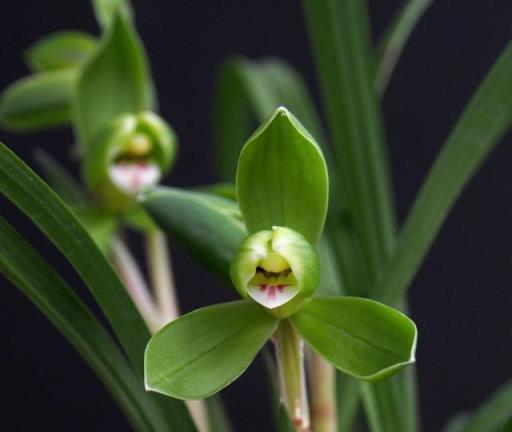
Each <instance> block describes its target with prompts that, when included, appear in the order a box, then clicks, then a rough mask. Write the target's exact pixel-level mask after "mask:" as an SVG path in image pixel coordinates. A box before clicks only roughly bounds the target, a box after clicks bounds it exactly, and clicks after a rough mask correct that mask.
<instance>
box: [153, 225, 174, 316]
mask: <svg viewBox="0 0 512 432" xmlns="http://www.w3.org/2000/svg"><path fill="white" fill-rule="evenodd" d="M145 240H146V257H147V265H148V271H149V276H150V280H151V285H152V287H153V292H154V294H155V299H156V302H157V305H158V308H159V310H160V313H161V316H162V325H164V324H166V323H168V322H170V321H173V320H175V319H176V318H178V317H179V312H178V299H177V298H176V288H175V284H174V276H173V269H172V263H171V255H170V254H169V250H168V247H167V240H166V238H165V235H164V234H163V233H162V232H161V231H156V232H151V233H148V234H147V235H146V238H145Z"/></svg>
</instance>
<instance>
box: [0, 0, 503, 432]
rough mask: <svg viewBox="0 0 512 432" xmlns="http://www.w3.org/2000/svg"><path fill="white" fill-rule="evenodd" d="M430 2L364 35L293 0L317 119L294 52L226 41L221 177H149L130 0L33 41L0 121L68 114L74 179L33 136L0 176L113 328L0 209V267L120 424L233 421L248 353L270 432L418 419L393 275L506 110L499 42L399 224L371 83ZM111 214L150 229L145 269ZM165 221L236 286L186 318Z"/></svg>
mask: <svg viewBox="0 0 512 432" xmlns="http://www.w3.org/2000/svg"><path fill="white" fill-rule="evenodd" d="M429 3H430V0H409V1H407V2H406V3H405V6H404V8H403V9H402V10H401V11H400V12H399V13H398V15H397V17H396V18H395V19H394V20H393V23H392V24H391V25H390V27H389V29H388V31H387V32H386V37H385V38H384V39H383V41H382V42H381V44H380V51H377V50H376V49H375V48H374V46H373V44H372V42H371V38H370V30H369V20H368V13H367V10H366V5H365V2H364V1H361V0H304V1H303V9H304V15H305V18H306V23H307V27H308V30H309V35H310V39H311V45H312V51H313V56H314V58H315V61H316V65H317V70H318V83H319V87H320V90H321V93H322V102H323V112H324V113H325V122H322V121H320V116H319V115H318V114H317V111H316V107H315V104H314V102H313V100H312V99H311V97H310V95H309V92H308V90H307V88H306V86H305V84H304V83H303V81H302V79H301V77H300V75H299V74H298V73H297V72H296V71H295V70H294V69H293V67H292V66H290V65H288V64H287V63H285V62H284V61H281V60H277V59H276V60H269V59H264V60H260V61H250V60H247V59H244V58H231V59H228V60H227V61H226V62H225V63H224V64H223V66H222V68H221V70H220V71H219V75H218V77H217V80H216V83H215V84H216V94H215V100H214V116H213V117H214V131H213V141H214V145H215V148H216V157H217V160H216V164H217V167H218V171H219V177H220V182H219V183H216V184H212V185H208V186H201V187H199V186H197V187H193V188H190V189H180V188H176V187H169V186H165V185H164V184H163V182H162V180H163V179H164V177H165V175H166V174H167V173H168V172H169V171H170V170H171V169H172V167H173V166H174V164H175V163H179V161H177V154H178V136H177V134H176V133H175V131H174V130H173V128H172V126H171V124H170V123H172V119H170V121H167V120H166V119H164V118H162V117H161V116H160V115H159V113H158V102H157V96H158V95H157V93H156V91H155V87H154V84H153V81H152V78H151V71H150V66H149V62H148V60H147V57H146V53H145V50H144V46H143V44H142V42H141V40H140V38H139V35H138V34H137V31H136V26H135V20H134V12H133V9H132V8H131V6H130V4H129V2H128V1H127V0H94V1H93V6H94V11H95V13H96V17H97V18H98V22H99V24H100V27H101V33H100V35H99V36H98V37H95V36H92V35H89V34H86V33H83V32H79V31H66V32H57V33H54V34H51V35H48V36H46V37H43V38H42V39H41V40H38V41H36V42H35V43H34V44H33V45H32V46H31V47H30V48H29V49H28V50H27V52H26V54H25V59H26V62H27V64H28V66H29V68H30V70H31V73H30V75H29V76H27V77H25V78H22V79H20V80H19V81H17V82H15V83H13V84H12V85H10V86H8V87H7V88H6V89H5V90H4V91H3V93H2V95H1V97H0V125H1V126H2V127H3V128H4V129H7V130H10V131H15V132H20V133H23V132H27V131H38V130H45V129H49V128H53V127H57V126H71V127H72V129H73V131H74V134H75V137H76V144H75V146H74V147H73V148H71V149H70V155H71V157H74V158H76V160H77V161H78V162H79V164H80V167H81V176H80V178H81V181H79V180H78V179H77V178H76V177H75V176H74V175H72V174H70V173H69V172H67V171H66V169H65V168H64V167H63V166H61V165H60V164H59V163H57V162H56V160H54V159H53V158H52V156H50V154H48V153H46V152H44V151H42V150H39V151H38V152H37V154H36V159H37V161H38V163H39V168H40V169H41V170H42V172H43V176H44V177H45V180H43V179H42V178H41V177H39V176H38V175H37V174H35V173H34V172H33V171H32V170H31V169H30V168H29V167H28V166H27V165H26V164H25V163H24V162H23V161H21V160H20V159H19V158H18V157H17V156H16V155H15V154H14V153H13V152H12V151H11V150H9V149H8V148H7V147H6V146H5V145H3V144H0V194H1V195H2V196H3V197H4V198H5V199H6V200H7V201H9V202H11V203H12V204H13V205H15V206H16V207H18V208H19V210H20V211H22V212H23V213H25V214H26V215H27V216H28V217H29V218H30V219H31V220H32V221H33V222H34V224H35V225H36V226H37V227H38V228H39V229H40V230H41V231H42V233H44V234H45V235H46V236H47V237H48V239H50V240H51V241H52V242H53V243H54V244H55V245H56V247H57V248H58V249H59V250H60V251H61V252H62V254H63V255H64V256H65V257H66V258H67V260H68V261H69V262H70V263H71V265H72V266H73V267H74V268H75V269H76V271H77V273H78V274H79V276H80V277H81V278H82V280H83V281H84V283H85V285H86V286H87V287H88V288H89V290H90V291H91V293H92V294H93V297H94V298H95V300H96V301H97V303H98V305H99V306H100V308H101V311H102V312H103V314H104V315H105V317H106V318H107V320H108V323H109V325H110V327H111V329H112V330H113V334H112V333H111V332H110V331H109V329H107V328H106V327H105V325H104V324H103V323H102V322H101V321H100V320H99V319H98V318H97V317H96V316H95V315H94V314H93V312H92V311H91V310H90V309H89V307H88V306H87V305H86V304H85V303H84V301H83V300H82V299H81V298H80V297H79V296H78V295H77V294H76V293H75V291H74V290H73V288H72V287H71V286H70V285H69V284H68V283H67V282H66V281H65V280H64V279H63V278H62V277H61V275H60V274H59V269H58V268H56V267H55V266H53V265H52V264H51V263H49V262H48V260H47V259H46V258H45V257H44V256H42V255H41V254H40V252H39V251H38V250H37V249H36V248H35V247H34V246H32V245H31V244H30V242H29V241H27V240H26V239H25V238H24V236H23V233H20V232H18V230H17V229H16V228H15V227H14V226H12V225H11V224H10V223H9V222H8V221H7V220H5V219H4V218H3V217H0V272H1V273H2V274H3V275H4V276H5V277H6V278H7V279H8V280H9V281H11V282H12V284H13V285H14V286H16V287H17V288H19V289H20V290H21V291H22V292H23V293H24V294H25V295H26V296H27V297H28V298H29V299H30V300H31V301H32V302H33V303H34V304H35V305H36V307H37V308H39V310H40V311H41V312H42V313H44V314H45V315H46V316H47V317H48V319H49V320H51V322H52V323H53V324H54V325H55V326H56V327H57V328H58V329H59V330H60V331H61V332H62V333H63V335H64V336H65V337H66V338H67V339H68V340H69V342H70V343H71V344H72V345H73V346H74V347H75V348H76V349H77V351H78V352H79V353H80V354H81V355H82V357H83V358H84V360H85V361H86V362H87V363H88V364H89V365H90V367H91V368H92V369H93V370H94V372H95V373H96V374H97V376H98V378H99V379H100V380H101V381H102V382H103V384H104V385H105V387H106V388H107V390H108V391H109V392H110V393H111V394H112V396H113V397H114V399H115V401H116V402H117V403H118V405H119V407H120V409H121V410H122V411H123V412H124V414H125V415H126V417H127V418H128V420H129V421H130V423H131V425H132V426H133V428H134V429H135V430H138V431H143V432H146V431H147V432H149V431H151V432H156V431H162V432H164V431H166V432H167V431H171V432H172V431H175V432H194V431H199V432H229V431H231V430H233V429H232V427H231V426H230V422H229V419H228V416H227V414H226V410H225V408H224V404H223V402H222V399H221V398H220V397H219V396H218V395H217V393H218V392H220V391H221V390H222V389H223V388H225V387H226V386H228V385H229V384H230V383H232V382H233V381H234V380H235V379H237V378H238V377H239V376H240V375H241V374H242V373H243V372H244V371H245V369H246V368H247V367H248V366H249V365H250V364H251V362H252V361H253V360H254V359H255V357H256V356H257V355H258V353H259V352H261V353H262V357H263V358H264V359H265V364H266V369H267V372H268V376H269V381H270V383H271V386H270V388H269V392H270V394H271V398H272V400H274V402H275V403H274V404H273V406H274V412H273V419H274V424H275V428H276V430H277V431H279V432H290V431H298V432H306V431H312V432H335V431H336V432H349V431H351V432H352V431H353V432H360V431H364V430H368V429H369V430H370V431H371V432H416V431H419V430H420V424H421V422H420V418H419V414H418V407H417V398H416V397H415V395H416V394H417V383H416V379H415V365H414V362H415V349H416V342H417V336H418V335H417V329H416V326H415V324H414V322H413V321H412V320H411V319H410V318H408V316H407V298H406V292H407V288H408V287H409V285H410V282H411V281H412V279H413V277H414V275H415V273H416V272H417V270H418V268H419V267H420V265H421V263H422V260H423V258H424V257H425V255H426V254H427V252H428V250H429V247H430V245H431V244H432V242H433V241H434V239H435V236H436V234H437V232H438V230H439V229H440V227H441V225H442V223H443V221H444V219H445V217H446V215H447V213H448V211H449V209H450V207H451V206H452V205H453V203H454V202H455V200H456V198H457V196H458V194H459V193H460V192H461V190H462V189H463V187H464V185H465V184H466V183H467V181H468V180H469V179H470V178H471V176H472V175H473V174H474V173H475V171H476V170H477V168H478V166H479V164H480V163H481V162H482V161H483V160H484V159H485V157H486V156H487V155H488V154H489V152H490V151H491V150H492V149H493V147H494V146H495V145H496V144H497V143H498V142H499V140H500V138H501V137H503V135H504V134H505V133H506V132H507V130H508V128H509V126H510V123H511V121H512V80H511V79H510V76H511V75H512V46H511V45H510V44H509V45H508V46H507V47H506V48H505V49H504V51H503V53H502V54H501V56H500V57H499V59H498V60H497V61H496V63H495V65H494V66H493V67H492V68H491V70H490V72H489V73H488V75H487V77H486V78H485V79H484V81H483V83H482V84H481V85H480V86H479V88H478V90H477V91H476V93H475V95H474V96H473V98H472V99H471V101H470V102H469V104H468V106H467V108H466V109H465V111H464V113H463V114H462V115H461V117H460V119H459V121H458V123H457V125H456V126H455V128H454V130H453V132H452V133H451V134H450V135H449V137H448V138H447V140H446V143H445V145H444V147H443V149H442V150H441V152H440V154H439V156H438V157H437V159H436V161H435V163H434V165H433V167H432V169H431V171H430V173H429V174H428V176H427V178H426V179H425V182H424V184H423V186H422V188H421V190H420V192H419V193H418V196H417V198H416V200H415V202H414V205H413V207H412V209H411V210H410V212H409V215H408V216H407V218H406V220H405V222H404V224H403V225H402V226H401V227H399V228H397V227H396V222H395V215H394V209H393V193H392V188H391V182H390V167H389V163H388V157H387V150H386V146H385V140H384V133H383V122H382V117H381V114H380V108H379V96H380V95H381V94H382V93H383V92H384V91H385V88H386V85H387V82H388V80H389V78H390V76H391V74H392V72H393V68H394V65H395V63H396V62H397V60H398V56H399V53H400V51H401V49H402V48H403V46H404V45H405V42H406V39H407V37H408V35H409V33H410V31H411V30H412V29H413V27H414V25H413V24H414V23H415V22H416V21H417V20H418V19H419V18H420V17H421V14H422V13H423V11H425V10H426V8H427V6H428V5H429ZM375 59H378V62H377V67H375ZM324 123H325V125H327V129H326V128H324V126H323V125H324ZM258 124H259V125H260V126H259V127H258V128H257V129H256V131H254V132H253V127H254V126H255V125H258ZM127 231H135V232H136V233H138V235H140V236H141V237H143V238H144V239H145V255H146V257H147V263H146V267H147V273H148V275H149V281H146V278H145V276H144V272H143V271H142V263H138V262H137V260H136V259H135V258H134V256H133V254H132V252H131V251H130V248H129V245H128V242H127V241H126V232H127ZM169 239H170V241H171V242H172V243H173V244H174V245H176V247H179V248H181V249H183V250H184V251H185V252H186V253H188V254H189V255H190V256H191V257H192V258H193V259H194V260H195V261H196V262H197V263H198V264H199V265H200V266H202V267H203V268H204V269H205V270H207V271H208V272H210V273H211V274H212V277H218V278H220V279H221V280H222V281H224V283H225V285H226V287H227V288H228V289H231V290H232V293H233V296H234V298H236V299H234V300H233V301H231V302H228V303H222V304H217V305H208V306H206V307H202V308H200V309H197V310H194V311H192V312H190V313H187V314H184V315H182V316H180V312H179V311H180V308H179V302H178V296H177V291H176V287H175V285H176V282H175V281H174V276H173V273H172V265H171V254H170V252H169V250H168V245H167V244H168V240H169ZM189 282H190V281H189ZM177 283H178V285H181V284H182V283H183V284H185V285H186V283H187V281H184V282H182V281H179V280H178V281H177ZM178 292H179V290H178ZM240 297H241V299H240ZM267 342H271V343H267ZM272 347H273V348H272ZM511 397H512V385H511V384H508V385H505V386H504V387H503V388H502V389H500V390H499V391H498V392H497V393H496V395H495V396H493V397H492V398H491V399H490V400H489V401H488V402H486V403H485V404H483V405H482V407H481V408H479V409H478V410H477V411H476V412H475V413H473V414H472V415H466V416H464V417H455V418H454V420H453V421H452V422H450V423H449V424H447V426H446V429H445V432H475V431H478V432H496V431H500V430H501V428H503V427H505V428H507V427H510V422H509V423H508V426H506V425H505V424H506V422H507V420H508V418H509V417H510V415H511V409H510V406H509V405H507V404H506V403H503V401H504V400H505V401H506V400H510V398H511ZM227 408H228V409H227V412H229V407H227Z"/></svg>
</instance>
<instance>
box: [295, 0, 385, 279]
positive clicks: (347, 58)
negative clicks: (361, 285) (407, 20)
mask: <svg viewBox="0 0 512 432" xmlns="http://www.w3.org/2000/svg"><path fill="white" fill-rule="evenodd" d="M302 3H303V9H304V14H305V18H306V23H307V27H308V29H309V36H310V40H311V46H312V50H313V56H314V59H315V63H316V69H317V73H318V78H319V84H320V89H321V91H322V100H323V104H324V107H325V114H326V120H327V124H328V126H329V132H330V138H331V141H332V144H333V149H334V155H335V159H336V165H337V170H336V173H337V174H339V179H338V180H339V183H340V184H339V185H334V184H333V186H332V187H333V191H335V192H337V193H339V192H338V189H339V191H340V192H343V196H336V197H335V200H336V201H339V200H342V199H343V201H344V202H345V206H346V207H347V208H346V217H348V219H349V223H350V224H351V225H352V229H351V231H353V232H354V233H355V235H356V236H357V248H360V249H361V251H362V252H363V256H362V257H361V258H362V260H363V261H364V262H365V263H366V264H367V269H365V270H364V271H363V272H362V273H363V274H365V273H366V274H368V277H369V278H370V280H374V279H375V278H376V277H377V273H378V271H379V269H380V267H381V265H382V262H383V261H384V260H385V259H386V258H387V257H388V255H389V253H390V252H391V250H392V249H393V246H394V231H395V220H394V219H395V216H394V207H393V192H392V187H391V175H390V167H389V163H388V155H387V148H386V143H385V133H384V127H383V121H382V115H381V113H380V106H379V102H380V101H379V97H378V95H377V93H376V91H375V90H374V82H373V81H374V77H375V64H374V59H375V53H374V50H373V46H372V41H371V31H370V25H369V19H368V11H367V4H366V3H367V2H366V1H364V0H303V2H302ZM334 180H336V179H334ZM349 254H350V252H349V251H345V253H344V258H345V257H346V256H348V255H349Z"/></svg>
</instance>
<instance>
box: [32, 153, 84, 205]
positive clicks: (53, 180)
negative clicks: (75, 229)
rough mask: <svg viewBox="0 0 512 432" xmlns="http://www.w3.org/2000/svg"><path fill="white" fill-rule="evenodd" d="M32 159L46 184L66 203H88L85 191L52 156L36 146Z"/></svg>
mask: <svg viewBox="0 0 512 432" xmlns="http://www.w3.org/2000/svg"><path fill="white" fill-rule="evenodd" d="M34 159H35V160H36V162H38V163H39V165H40V166H41V168H42V170H43V174H44V177H45V178H46V181H47V182H48V184H49V185H50V186H51V187H52V189H53V190H54V191H55V192H57V194H58V195H59V196H60V197H61V198H62V200H63V201H64V202H65V203H66V204H68V205H84V204H87V203H88V201H89V199H88V197H87V193H86V191H85V190H84V189H83V187H82V186H81V185H80V184H79V183H78V181H77V180H76V179H75V178H74V177H73V176H72V175H71V173H69V172H68V171H67V170H66V168H65V167H64V166H63V165H61V164H60V163H59V162H57V160H56V159H54V158H53V156H51V155H50V154H49V153H47V152H46V151H44V150H43V149H41V148H38V149H36V150H35V151H34Z"/></svg>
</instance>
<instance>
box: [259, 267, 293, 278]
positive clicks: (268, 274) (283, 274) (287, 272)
mask: <svg viewBox="0 0 512 432" xmlns="http://www.w3.org/2000/svg"><path fill="white" fill-rule="evenodd" d="M291 272H292V269H290V268H288V269H286V270H283V271H282V272H269V271H267V270H265V269H264V268H263V267H259V266H258V267H256V273H261V274H263V275H264V276H265V277H266V278H275V279H277V278H279V277H287V276H289V275H290V273H291Z"/></svg>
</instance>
